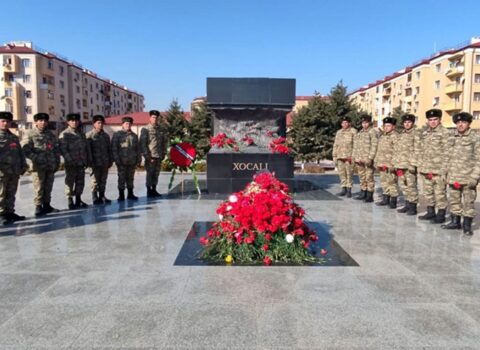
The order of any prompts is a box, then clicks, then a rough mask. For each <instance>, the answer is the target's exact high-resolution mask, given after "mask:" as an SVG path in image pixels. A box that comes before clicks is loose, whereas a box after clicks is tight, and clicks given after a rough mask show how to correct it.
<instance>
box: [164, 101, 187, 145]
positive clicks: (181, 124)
mask: <svg viewBox="0 0 480 350" xmlns="http://www.w3.org/2000/svg"><path fill="white" fill-rule="evenodd" d="M166 121H167V133H168V138H169V140H173V139H175V138H179V139H181V140H184V139H185V138H186V137H188V135H187V122H186V120H185V118H184V114H183V110H182V107H181V106H180V104H179V103H178V101H177V100H173V101H172V102H171V103H170V107H169V108H168V111H167V118H166Z"/></svg>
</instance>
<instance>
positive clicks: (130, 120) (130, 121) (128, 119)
mask: <svg viewBox="0 0 480 350" xmlns="http://www.w3.org/2000/svg"><path fill="white" fill-rule="evenodd" d="M122 123H133V118H132V117H123V118H122Z"/></svg>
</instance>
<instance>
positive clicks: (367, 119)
mask: <svg viewBox="0 0 480 350" xmlns="http://www.w3.org/2000/svg"><path fill="white" fill-rule="evenodd" d="M360 119H361V120H362V122H369V123H371V122H372V116H371V115H370V114H362V115H361V116H360Z"/></svg>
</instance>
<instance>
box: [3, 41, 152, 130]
mask: <svg viewBox="0 0 480 350" xmlns="http://www.w3.org/2000/svg"><path fill="white" fill-rule="evenodd" d="M0 62H1V63H2V65H1V66H0V110H5V111H9V112H12V113H13V116H14V120H15V121H16V122H17V124H18V127H19V129H23V128H30V127H31V125H32V122H33V115H34V114H36V113H39V112H46V113H48V114H49V115H50V121H51V125H52V127H53V128H54V129H57V130H58V129H62V128H63V126H64V123H65V116H66V115H67V114H68V113H80V114H81V116H82V120H84V121H89V120H90V119H91V117H92V115H94V114H103V115H106V116H108V115H119V114H125V113H133V112H141V111H143V109H144V107H145V106H144V97H143V95H141V94H139V93H138V92H135V91H133V90H130V89H128V88H126V87H125V86H122V85H120V84H117V83H115V82H114V81H112V80H110V79H106V78H103V77H100V76H99V75H97V74H96V73H94V72H92V71H90V70H88V69H85V68H83V67H82V66H81V65H79V64H77V63H74V62H72V61H69V60H67V59H65V58H63V57H60V56H59V55H56V54H52V53H49V52H45V51H43V50H40V49H37V48H35V47H34V46H33V45H32V43H31V42H10V43H7V44H5V45H4V46H0Z"/></svg>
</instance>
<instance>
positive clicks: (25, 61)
mask: <svg viewBox="0 0 480 350" xmlns="http://www.w3.org/2000/svg"><path fill="white" fill-rule="evenodd" d="M22 67H24V68H28V67H30V59H29V58H22Z"/></svg>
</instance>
